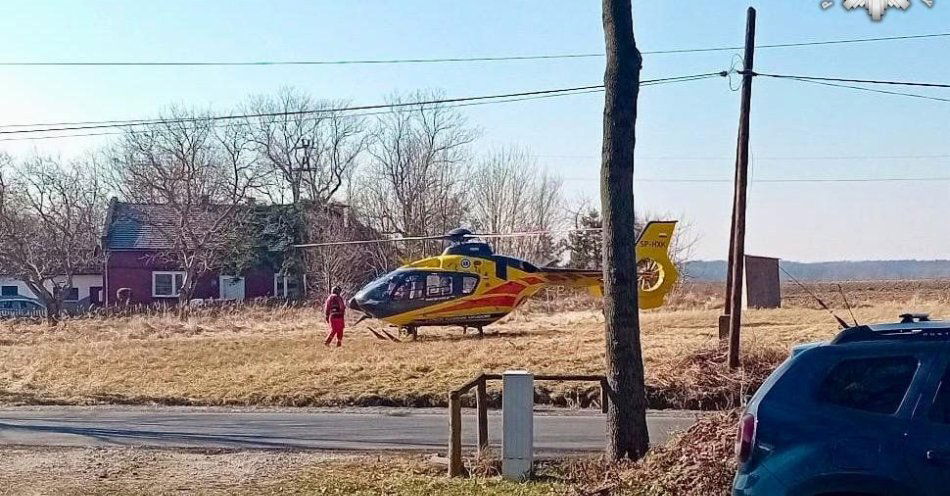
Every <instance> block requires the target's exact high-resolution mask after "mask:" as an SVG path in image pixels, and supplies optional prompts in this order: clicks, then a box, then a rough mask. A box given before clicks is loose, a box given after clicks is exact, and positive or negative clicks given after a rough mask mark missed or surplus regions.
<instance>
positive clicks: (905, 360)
mask: <svg viewBox="0 0 950 496" xmlns="http://www.w3.org/2000/svg"><path fill="white" fill-rule="evenodd" d="M917 367H918V361H917V359H916V358H914V357H911V356H902V357H877V358H858V359H850V360H843V361H841V362H839V363H838V364H837V365H835V366H834V367H833V368H832V369H831V372H829V373H828V375H827V376H826V377H825V379H824V381H822V383H821V386H820V388H819V390H818V400H819V401H822V402H825V403H831V404H834V405H839V406H843V407H846V408H853V409H855V410H862V411H865V412H871V413H880V414H887V415H890V414H893V413H895V412H897V409H898V408H899V407H900V404H901V401H902V400H903V399H904V395H905V394H906V393H907V389H908V388H909V387H910V383H911V381H912V380H913V378H914V372H916V371H917Z"/></svg>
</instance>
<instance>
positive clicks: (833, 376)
mask: <svg viewBox="0 0 950 496" xmlns="http://www.w3.org/2000/svg"><path fill="white" fill-rule="evenodd" d="M736 454H737V456H738V458H739V470H738V473H737V474H736V477H735V481H734V484H733V495H734V496H765V495H769V496H791V495H795V496H819V495H821V496H844V495H849V496H856V495H868V496H870V495H875V496H885V495H887V496H892V495H908V496H931V495H933V496H936V495H950V322H942V321H930V320H929V319H928V318H927V316H926V315H925V314H905V315H901V321H900V322H898V323H893V324H876V325H862V326H855V327H851V328H848V329H845V330H843V331H842V332H841V333H840V334H839V335H838V336H837V337H836V338H835V339H834V340H832V341H830V342H826V343H814V344H807V345H802V346H798V347H796V348H794V349H793V351H792V354H791V356H790V357H789V358H788V360H786V361H785V363H783V364H782V365H781V366H780V367H779V368H778V369H776V370H775V372H773V373H772V375H771V376H769V378H768V379H767V380H766V381H765V383H764V384H763V385H762V387H761V388H760V389H759V390H758V391H757V392H756V394H755V396H753V398H752V399H751V401H750V402H749V405H748V408H747V410H746V413H745V414H744V416H743V417H742V419H741V421H740V424H739V437H738V439H737V441H736Z"/></svg>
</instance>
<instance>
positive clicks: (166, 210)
mask: <svg viewBox="0 0 950 496" xmlns="http://www.w3.org/2000/svg"><path fill="white" fill-rule="evenodd" d="M205 208H206V210H205V211H204V212H201V211H196V212H194V213H193V217H192V219H191V220H190V222H189V223H190V224H191V227H193V228H194V227H197V226H200V225H201V223H202V222H204V223H207V224H208V226H209V227H210V226H211V224H212V223H213V222H215V220H216V219H217V216H216V215H215V212H216V211H220V209H222V208H226V207H225V206H223V205H208V206H207V207H205ZM202 214H204V215H202ZM179 222H180V217H179V214H178V213H177V212H176V211H175V210H174V209H173V208H172V207H171V206H168V205H161V204H143V203H125V202H120V201H116V200H113V201H112V203H111V204H110V205H109V213H108V215H107V218H106V226H105V230H104V234H103V243H102V244H103V247H104V248H105V249H107V250H164V249H169V248H171V247H172V243H171V241H170V240H169V235H170V233H175V232H177V231H178V230H180V228H179V227H178V224H179Z"/></svg>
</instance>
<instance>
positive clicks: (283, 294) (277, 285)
mask: <svg viewBox="0 0 950 496" xmlns="http://www.w3.org/2000/svg"><path fill="white" fill-rule="evenodd" d="M289 279H290V274H284V273H282V272H275V273H274V298H285V299H286V298H287V281H288V280H289ZM301 283H302V284H303V287H304V288H306V287H307V274H304V275H303V281H301ZM301 291H303V289H301ZM301 294H303V293H301Z"/></svg>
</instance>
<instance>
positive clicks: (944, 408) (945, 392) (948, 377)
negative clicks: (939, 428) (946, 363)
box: [930, 368, 950, 424]
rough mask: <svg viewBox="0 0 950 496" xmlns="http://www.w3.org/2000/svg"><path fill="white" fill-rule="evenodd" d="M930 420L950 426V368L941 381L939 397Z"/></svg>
mask: <svg viewBox="0 0 950 496" xmlns="http://www.w3.org/2000/svg"><path fill="white" fill-rule="evenodd" d="M930 420H932V421H934V422H939V423H941V424H950V368H948V369H947V371H946V372H944V374H943V378H942V379H940V385H939V386H938V387H937V396H936V398H934V403H933V406H931V407H930Z"/></svg>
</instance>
